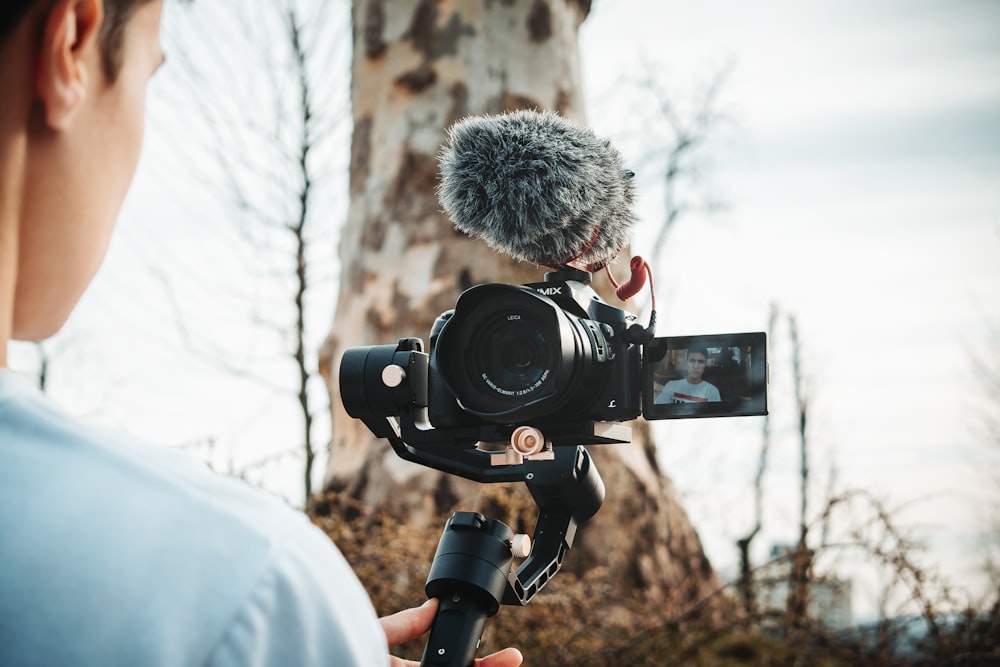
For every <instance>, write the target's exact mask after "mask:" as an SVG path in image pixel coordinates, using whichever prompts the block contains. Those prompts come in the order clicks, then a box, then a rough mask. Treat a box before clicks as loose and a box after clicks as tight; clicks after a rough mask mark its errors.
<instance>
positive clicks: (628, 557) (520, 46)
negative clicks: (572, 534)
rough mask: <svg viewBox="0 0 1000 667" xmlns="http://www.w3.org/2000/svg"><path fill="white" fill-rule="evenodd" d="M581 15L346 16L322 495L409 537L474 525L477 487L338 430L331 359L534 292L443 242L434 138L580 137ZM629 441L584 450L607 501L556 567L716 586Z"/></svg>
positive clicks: (370, 5)
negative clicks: (478, 132)
mask: <svg viewBox="0 0 1000 667" xmlns="http://www.w3.org/2000/svg"><path fill="white" fill-rule="evenodd" d="M589 10H590V3H589V2H588V1H587V0H575V1H574V0H534V1H533V2H503V1H495V2H478V1H477V2H457V3H441V2H436V1H434V0H419V1H411V2H392V3H390V2H386V1H385V0H355V2H354V6H353V23H354V40H355V41H354V56H353V80H352V99H353V113H354V137H353V144H352V158H351V179H350V192H351V204H350V210H349V213H348V219H347V221H346V224H345V226H344V228H343V232H342V235H341V239H340V257H341V260H342V269H341V270H342V274H341V287H340V300H339V302H338V306H337V313H336V320H335V325H334V329H333V331H332V332H331V334H330V336H329V338H328V339H327V341H326V344H325V345H324V350H323V353H322V358H321V366H322V369H323V372H324V374H325V376H326V377H327V380H328V385H329V387H330V392H331V396H332V398H333V400H332V406H333V437H332V441H331V443H330V465H329V468H328V471H327V477H326V487H327V489H331V490H337V491H341V492H345V493H347V494H349V495H350V496H352V497H355V498H358V499H360V500H362V501H363V502H364V503H366V504H371V505H374V504H385V505H387V506H388V507H389V508H390V510H391V511H393V512H394V513H397V515H400V516H406V517H407V521H408V522H411V523H412V524H414V525H421V524H426V523H427V522H428V521H432V520H435V521H436V520H439V519H438V517H439V514H440V512H442V511H448V510H450V509H452V508H454V507H456V506H460V507H461V508H462V509H469V510H474V509H477V508H476V507H475V505H476V504H477V502H478V501H479V495H480V491H481V489H482V487H481V485H477V484H474V483H471V482H468V481H466V480H462V479H459V478H456V477H453V476H449V475H444V474H442V473H439V472H437V471H434V470H430V469H428V468H424V467H421V466H417V465H415V464H411V463H408V462H405V461H402V460H400V459H399V458H397V457H396V456H395V454H394V453H393V452H392V450H391V449H390V448H389V447H388V445H387V444H386V443H385V442H384V441H377V440H375V439H374V438H373V437H372V436H371V435H370V434H369V433H368V431H367V429H366V428H365V426H364V425H363V424H362V423H361V422H359V421H356V420H354V419H351V418H350V417H348V416H347V414H346V413H345V412H344V411H343V408H342V406H341V403H340V400H339V395H338V394H339V392H338V384H337V383H338V370H339V368H338V366H339V362H340V355H341V353H342V352H343V350H344V349H345V348H346V347H349V346H353V345H373V344H389V343H391V344H394V343H395V342H396V340H397V339H399V338H400V337H404V336H418V337H421V338H423V339H424V340H426V338H427V335H428V332H429V331H430V327H431V324H432V323H433V321H434V320H435V318H436V317H437V316H438V315H439V314H441V313H442V312H443V311H445V310H447V309H450V308H452V307H453V306H454V304H455V301H456V299H457V297H458V295H459V293H460V292H461V291H462V290H464V289H466V288H468V287H470V286H472V285H475V284H478V283H481V282H504V283H525V282H535V281H539V280H541V277H542V271H541V270H540V269H539V268H538V267H535V266H533V265H529V264H527V263H523V262H515V261H513V260H511V259H510V258H508V257H504V256H501V255H499V254H497V253H495V252H493V251H492V250H490V249H489V248H488V247H487V246H486V245H485V244H484V243H482V242H481V241H473V240H471V239H469V238H467V237H465V236H464V235H461V234H459V233H457V232H456V231H455V230H454V229H453V227H452V224H451V222H450V221H449V220H448V219H447V218H446V217H445V216H444V215H443V214H442V213H441V211H440V208H441V207H440V205H439V203H438V200H437V195H436V191H435V188H436V186H437V182H438V181H437V178H438V167H437V154H438V152H439V150H440V147H441V145H442V144H443V143H444V141H445V129H446V128H447V127H449V126H450V125H451V124H452V123H454V122H455V121H457V120H459V119H460V118H462V117H464V116H467V115H473V114H484V113H496V112H501V111H506V110H513V109H517V108H537V109H554V110H556V111H558V112H559V113H561V114H562V115H563V116H565V117H567V118H569V119H572V120H574V121H576V122H580V123H583V122H584V110H583V105H582V93H581V86H580V73H579V59H578V47H577V31H578V28H579V26H580V24H581V22H582V21H583V20H584V19H585V18H586V16H587V14H588V12H589ZM595 288H597V289H599V290H601V291H602V293H603V292H604V291H605V290H604V282H602V281H599V280H595ZM609 300H610V299H609ZM632 426H633V436H634V438H633V443H632V444H631V445H618V446H600V447H591V448H590V451H591V454H592V455H593V457H594V460H595V462H596V463H597V466H598V469H599V471H600V473H601V475H602V477H603V478H604V481H605V484H606V487H607V500H606V501H605V505H604V507H603V508H602V510H601V511H600V512H599V513H598V514H597V516H596V517H595V518H594V519H592V520H591V521H590V522H589V523H588V524H586V525H585V526H584V527H583V528H582V530H581V531H580V534H579V535H578V537H577V541H576V544H575V545H574V548H573V549H572V550H571V552H570V555H569V558H568V559H567V567H568V568H571V569H577V570H580V569H582V568H587V567H597V566H601V567H607V568H608V571H609V573H610V575H611V576H612V578H613V580H615V581H616V586H615V589H616V590H615V593H614V595H633V594H636V593H638V591H643V592H644V593H646V594H648V596H649V598H648V599H651V600H657V599H658V600H662V601H664V602H667V601H669V600H677V599H678V598H681V599H685V600H690V599H692V598H694V597H697V596H700V595H701V594H703V593H704V592H705V591H706V590H707V588H708V587H710V586H713V585H714V583H715V579H714V574H713V573H712V570H711V567H710V565H709V563H708V561H707V559H706V558H705V556H704V554H703V552H702V548H701V544H700V541H699V539H698V536H697V534H696V533H695V531H694V530H693V529H692V527H691V526H690V524H689V522H688V520H687V517H686V515H685V514H684V512H683V510H682V509H681V507H680V505H679V503H678V501H677V498H676V496H675V493H674V491H673V488H672V485H671V483H670V482H669V480H668V479H667V478H666V477H665V476H664V475H663V473H662V472H661V471H660V469H659V467H658V464H657V460H656V455H655V447H654V444H653V442H652V439H651V437H650V432H649V428H648V425H647V424H645V423H644V422H637V423H635V424H633V425H632ZM497 518H500V519H503V517H497ZM617 584H620V586H619V585H617Z"/></svg>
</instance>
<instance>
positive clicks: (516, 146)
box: [438, 111, 636, 271]
mask: <svg viewBox="0 0 1000 667" xmlns="http://www.w3.org/2000/svg"><path fill="white" fill-rule="evenodd" d="M448 140H449V141H448V144H447V145H446V146H445V148H444V149H443V151H442V153H441V155H440V157H439V159H440V166H441V184H440V186H439V188H438V197H439V200H440V202H441V205H442V206H443V207H444V210H445V212H446V213H447V214H448V215H449V217H451V219H452V221H453V222H454V223H455V227H456V228H457V229H458V230H460V231H462V232H465V233H466V234H469V235H470V236H474V237H478V238H481V239H483V240H484V241H486V243H487V244H488V245H489V246H490V247H491V248H493V249H495V250H497V251H500V252H504V253H507V254H509V255H511V256H513V257H515V258H518V259H523V260H526V261H529V262H533V263H535V264H539V265H542V266H549V267H562V266H565V265H567V264H569V263H570V262H572V263H573V265H574V266H577V267H578V268H585V269H586V270H588V271H596V270H599V269H601V268H602V267H604V266H605V265H606V264H608V263H609V262H611V261H612V260H613V259H614V258H615V256H616V255H617V254H618V252H619V251H620V250H621V249H622V248H623V247H625V245H626V244H627V242H628V235H629V228H630V227H631V226H632V224H633V223H634V222H635V219H636V216H635V213H634V212H633V210H632V205H633V201H634V191H633V184H632V178H633V176H634V174H633V173H632V172H631V171H629V170H628V169H626V168H625V166H624V164H623V161H622V157H621V155H620V154H619V152H618V151H617V149H615V148H614V146H612V145H611V142H609V141H607V140H605V139H600V138H598V137H597V136H595V135H594V133H593V132H592V131H591V130H589V129H587V128H585V127H581V126H579V125H576V124H575V123H572V122H570V121H568V120H566V119H565V118H563V117H561V116H559V115H558V114H556V113H554V112H551V111H542V112H537V111H514V112H510V113H505V114H500V115H494V116H472V117H469V118H465V119H463V120H461V121H459V122H458V123H456V124H455V125H453V126H452V127H451V128H450V129H449V131H448Z"/></svg>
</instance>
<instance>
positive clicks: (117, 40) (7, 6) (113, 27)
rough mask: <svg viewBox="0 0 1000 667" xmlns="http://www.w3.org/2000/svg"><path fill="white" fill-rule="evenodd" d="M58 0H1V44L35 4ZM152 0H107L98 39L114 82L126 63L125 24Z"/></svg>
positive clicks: (109, 74) (105, 64)
mask: <svg viewBox="0 0 1000 667" xmlns="http://www.w3.org/2000/svg"><path fill="white" fill-rule="evenodd" d="M54 1H55V0H3V2H2V3H0V44H2V43H3V42H4V41H6V39H7V37H8V36H9V35H10V33H12V32H14V28H16V27H17V25H18V24H19V23H20V22H21V21H22V20H24V17H25V16H26V15H27V14H28V12H29V11H30V10H31V9H33V8H35V7H46V8H48V7H50V6H51V5H52V4H53V2H54ZM148 2H152V0H104V21H103V23H101V29H100V33H99V34H98V41H99V42H100V45H101V52H102V56H103V60H104V73H105V74H106V75H107V77H108V80H109V81H114V80H115V78H117V76H118V72H119V71H120V70H121V66H122V47H123V46H124V44H125V26H126V25H128V20H129V19H130V18H132V14H133V12H135V10H136V9H137V8H138V7H139V6H141V5H144V4H146V3H148Z"/></svg>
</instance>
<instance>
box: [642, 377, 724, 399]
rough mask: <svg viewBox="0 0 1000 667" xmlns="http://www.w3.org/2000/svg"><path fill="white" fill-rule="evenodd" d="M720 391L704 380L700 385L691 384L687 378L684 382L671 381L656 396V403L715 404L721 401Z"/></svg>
mask: <svg viewBox="0 0 1000 667" xmlns="http://www.w3.org/2000/svg"><path fill="white" fill-rule="evenodd" d="M721 400H722V397H721V396H720V395H719V389H718V388H717V387H716V386H715V385H714V384H712V383H710V382H705V381H704V380H702V381H701V382H699V383H698V384H691V383H690V382H688V381H687V378H684V379H683V380H671V381H670V382H668V383H666V384H665V385H663V389H661V390H660V393H659V394H657V395H656V400H655V401H653V402H654V403H713V402H717V401H721Z"/></svg>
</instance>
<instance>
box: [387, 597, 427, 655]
mask: <svg viewBox="0 0 1000 667" xmlns="http://www.w3.org/2000/svg"><path fill="white" fill-rule="evenodd" d="M437 608H438V605H437V598H431V599H430V600H428V601H427V602H425V603H424V604H423V606H422V607H415V608H413V609H405V610H403V611H398V612H396V613H395V614H392V615H391V616H384V617H382V618H380V619H379V623H381V624H382V632H384V633H385V640H386V642H387V643H388V644H389V648H392V647H393V646H399V645H400V644H402V643H403V642H408V641H410V640H411V639H416V638H417V637H419V636H420V635H422V634H424V633H425V632H427V631H428V630H430V628H431V623H433V622H434V614H436V613H437Z"/></svg>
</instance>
